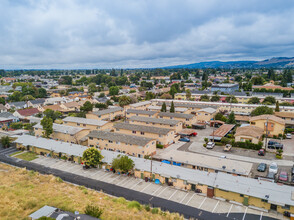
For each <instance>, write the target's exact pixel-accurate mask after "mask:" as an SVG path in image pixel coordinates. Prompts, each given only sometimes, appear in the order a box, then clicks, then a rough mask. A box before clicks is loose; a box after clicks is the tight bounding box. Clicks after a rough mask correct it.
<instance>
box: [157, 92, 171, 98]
mask: <svg viewBox="0 0 294 220" xmlns="http://www.w3.org/2000/svg"><path fill="white" fill-rule="evenodd" d="M160 98H161V99H172V98H173V97H172V96H171V95H170V94H169V93H164V94H162V95H161V96H160Z"/></svg>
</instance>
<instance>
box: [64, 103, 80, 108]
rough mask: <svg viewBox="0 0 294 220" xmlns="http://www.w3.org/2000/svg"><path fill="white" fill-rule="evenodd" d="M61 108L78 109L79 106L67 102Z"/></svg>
mask: <svg viewBox="0 0 294 220" xmlns="http://www.w3.org/2000/svg"><path fill="white" fill-rule="evenodd" d="M62 105H63V106H65V107H67V108H78V107H79V106H80V105H79V103H77V102H67V103H63V104H62Z"/></svg>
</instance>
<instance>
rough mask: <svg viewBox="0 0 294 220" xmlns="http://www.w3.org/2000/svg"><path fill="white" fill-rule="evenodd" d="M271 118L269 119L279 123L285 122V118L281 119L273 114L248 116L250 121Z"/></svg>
mask: <svg viewBox="0 0 294 220" xmlns="http://www.w3.org/2000/svg"><path fill="white" fill-rule="evenodd" d="M267 119H268V120H271V121H274V122H277V123H279V124H282V125H284V124H285V120H284V119H281V118H279V117H277V116H274V115H258V116H254V117H251V118H250V120H249V121H250V122H251V121H257V120H267Z"/></svg>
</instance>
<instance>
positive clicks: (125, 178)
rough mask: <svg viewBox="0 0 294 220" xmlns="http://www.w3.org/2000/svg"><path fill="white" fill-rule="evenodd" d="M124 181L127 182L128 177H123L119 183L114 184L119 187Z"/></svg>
mask: <svg viewBox="0 0 294 220" xmlns="http://www.w3.org/2000/svg"><path fill="white" fill-rule="evenodd" d="M125 180H128V177H124V178H123V180H122V181H119V182H118V183H116V185H120V184H122V182H124V181H125Z"/></svg>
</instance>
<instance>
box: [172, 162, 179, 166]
mask: <svg viewBox="0 0 294 220" xmlns="http://www.w3.org/2000/svg"><path fill="white" fill-rule="evenodd" d="M173 165H176V166H181V163H176V162H173Z"/></svg>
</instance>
